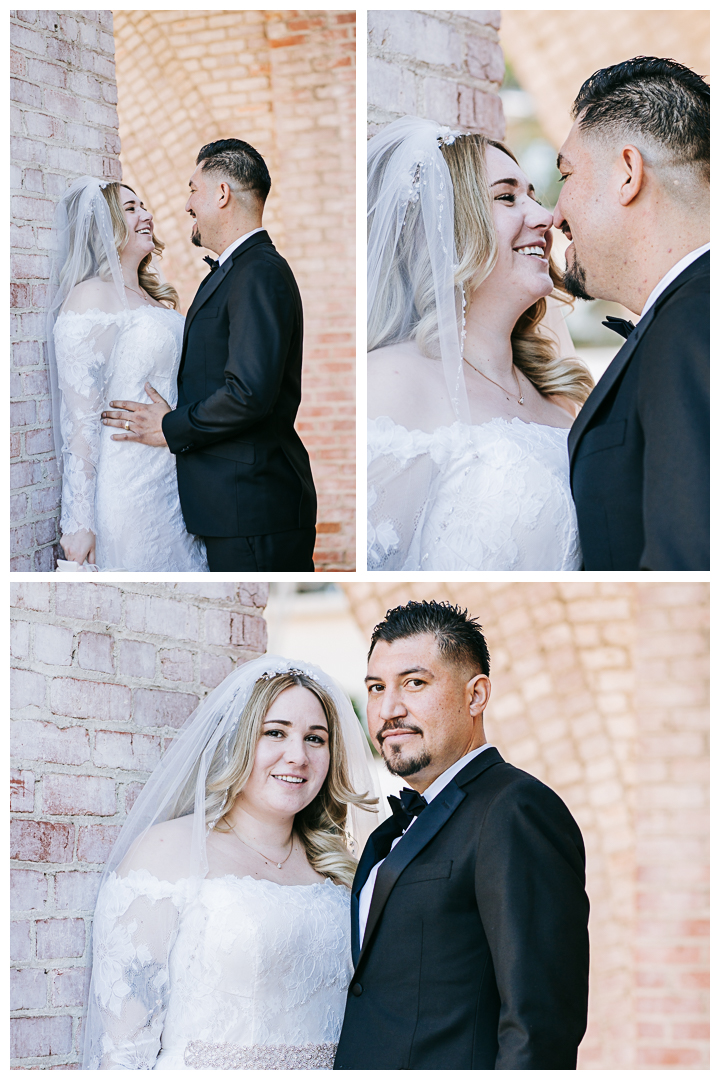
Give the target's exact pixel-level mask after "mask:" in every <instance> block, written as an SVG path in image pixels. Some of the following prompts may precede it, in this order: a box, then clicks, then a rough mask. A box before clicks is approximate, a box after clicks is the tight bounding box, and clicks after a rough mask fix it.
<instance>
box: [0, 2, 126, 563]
mask: <svg viewBox="0 0 720 1080" xmlns="http://www.w3.org/2000/svg"><path fill="white" fill-rule="evenodd" d="M10 15H11V23H10V40H11V46H12V48H11V60H10V63H11V72H12V80H11V107H10V127H11V135H12V137H11V148H10V152H11V159H12V164H11V177H10V190H11V225H10V230H11V235H10V242H11V252H12V261H11V308H12V313H11V341H12V369H11V380H12V384H11V406H10V408H11V419H10V424H11V436H10V457H11V488H12V495H11V502H10V506H11V521H12V527H11V568H12V569H13V570H52V569H54V560H53V544H54V543H55V542H56V540H57V539H58V532H57V519H58V513H59V511H58V507H59V504H60V488H59V481H58V477H57V470H56V467H55V454H54V451H53V440H52V431H51V427H50V397H49V387H48V382H47V372H46V369H45V363H44V359H43V347H42V342H43V341H44V340H45V316H44V306H45V293H46V284H47V280H48V276H49V273H50V261H49V258H48V247H49V235H50V226H51V224H52V219H53V212H54V204H55V202H56V200H57V198H58V196H59V195H61V194H62V192H63V191H64V190H65V189H66V187H67V186H68V181H69V180H70V179H73V178H74V177H77V176H83V175H84V174H86V173H88V174H91V175H93V176H98V177H108V178H111V179H119V177H120V162H119V159H118V154H119V152H120V141H119V139H118V132H117V128H118V119H117V112H116V108H115V102H116V100H117V99H116V92H115V66H114V60H113V58H114V44H113V36H112V12H110V11H13V12H11V13H10Z"/></svg>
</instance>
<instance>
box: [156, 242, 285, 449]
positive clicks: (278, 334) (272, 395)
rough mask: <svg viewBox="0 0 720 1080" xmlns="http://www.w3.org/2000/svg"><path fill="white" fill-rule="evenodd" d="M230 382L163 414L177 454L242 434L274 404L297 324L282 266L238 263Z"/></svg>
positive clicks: (231, 307)
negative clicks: (202, 397)
mask: <svg viewBox="0 0 720 1080" xmlns="http://www.w3.org/2000/svg"><path fill="white" fill-rule="evenodd" d="M231 274H232V276H231V279H230V291H229V296H228V300H227V305H228V321H229V328H228V351H227V360H226V363H225V371H224V376H225V382H224V385H223V386H222V387H220V389H218V390H216V391H215V392H214V393H212V394H210V395H209V397H206V398H204V399H202V400H201V401H196V402H193V403H192V404H190V405H183V406H180V407H179V408H177V409H174V410H173V411H172V412H169V413H167V414H166V415H165V417H164V418H163V433H164V435H165V438H166V440H167V444H168V446H169V447H170V450H171V451H172V452H173V453H174V454H178V453H184V452H186V451H192V450H200V449H202V448H203V447H204V446H209V445H211V444H212V443H216V442H221V441H223V440H225V439H232V438H236V437H239V436H242V435H243V434H244V433H245V432H246V431H247V430H248V429H249V428H252V427H253V426H254V425H255V424H257V423H258V422H259V421H261V420H264V419H265V418H266V417H267V416H268V415H269V414H270V413H271V412H272V410H273V408H274V406H275V402H276V401H277V397H278V394H279V392H280V386H281V383H282V379H283V373H284V369H285V363H286V360H287V357H288V352H289V349H290V344H291V341H292V338H293V334H294V333H295V332H296V330H297V326H298V322H299V313H298V312H297V302H296V300H295V297H294V296H293V294H292V291H291V289H290V286H289V284H288V282H287V281H286V280H285V278H284V276H283V274H282V271H281V270H279V268H278V267H276V266H274V265H272V264H269V263H265V262H259V261H257V260H254V261H245V260H243V261H242V262H241V263H240V265H238V266H236V267H233V270H232V272H231Z"/></svg>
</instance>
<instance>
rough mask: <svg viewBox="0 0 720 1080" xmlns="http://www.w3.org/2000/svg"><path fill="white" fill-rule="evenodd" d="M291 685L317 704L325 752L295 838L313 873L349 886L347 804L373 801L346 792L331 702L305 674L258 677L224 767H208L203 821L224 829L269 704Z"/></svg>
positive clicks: (252, 759) (343, 757) (250, 767)
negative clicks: (323, 768) (320, 778)
mask: <svg viewBox="0 0 720 1080" xmlns="http://www.w3.org/2000/svg"><path fill="white" fill-rule="evenodd" d="M292 686H304V687H305V689H306V690H309V691H310V692H311V693H313V694H314V695H315V697H316V698H317V699H318V701H319V702H320V705H321V706H322V709H323V712H324V713H325V718H326V720H327V723H328V735H329V750H330V766H329V768H328V773H327V776H326V777H325V780H324V782H323V785H322V787H321V788H320V791H319V792H318V794H317V795H316V796H315V798H314V799H313V801H312V802H311V803H310V804H309V805H308V806H306V807H305V808H304V809H303V810H301V811H300V812H299V813H298V814H296V816H295V826H294V828H295V834H296V835H297V836H298V837H299V839H300V841H301V842H302V844H303V846H304V848H305V852H306V854H307V857H308V861H309V863H310V865H311V866H312V867H313V869H314V870H317V872H318V873H319V874H323V875H324V876H325V877H329V878H331V879H332V880H333V881H335V882H338V883H340V884H342V885H347V886H348V887H349V886H350V885H352V881H353V876H354V874H355V867H356V864H357V861H356V859H354V858H353V856H352V855H351V854H350V851H349V849H348V846H347V841H346V831H345V830H346V825H347V808H348V804H349V803H352V804H354V805H355V806H359V807H362V808H364V809H367V810H372V809H373V808H374V807H373V804H374V803H376V802H377V800H376V799H374V798H370V797H369V796H368V792H365V793H364V794H362V795H360V794H358V793H357V792H355V791H353V789H352V788H351V786H350V781H349V778H348V768H347V758H346V754H345V743H344V741H343V737H342V731H341V728H340V718H339V717H338V714H337V710H336V708H335V704H334V702H333V699H332V697H331V695H330V694H329V693H328V692H327V691H326V690H325V689H324V688H323V687H322V686H320V684H319V683H317V682H315V680H314V679H311V678H310V676H309V675H305V674H303V673H301V672H287V673H283V674H279V675H273V676H271V677H270V678H266V679H258V681H257V682H256V683H255V686H254V687H253V690H252V692H251V694H250V697H249V698H248V701H247V704H246V705H245V708H244V709H243V711H242V713H241V714H240V718H239V720H238V723H237V728H236V730H235V734H234V737H233V740H232V743H231V745H230V747H229V753H228V755H227V763H220V766H219V768H217V769H213V768H212V767H211V770H210V773H209V774H208V781H207V785H206V801H205V819H206V821H208V822H213V821H216V822H217V824H216V825H215V826H214V827H215V828H216V829H218V830H219V831H221V832H223V831H228V830H229V826H228V825H227V823H226V822H224V820H223V818H222V815H223V814H224V813H225V812H226V811H229V810H230V809H231V807H232V805H233V803H234V802H235V799H236V798H237V796H238V794H239V793H240V792H241V791H242V790H243V788H244V787H245V784H246V783H247V781H248V778H249V776H250V773H251V772H252V770H253V766H254V764H255V751H256V749H257V744H258V742H259V741H260V737H261V735H262V732H263V721H264V720H265V717H266V716H267V714H268V710H269V709H270V706H271V705H272V704H273V702H275V701H277V699H278V698H279V696H280V694H282V693H283V691H284V690H288V689H289V688H290V687H292Z"/></svg>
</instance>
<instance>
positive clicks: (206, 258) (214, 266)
mask: <svg viewBox="0 0 720 1080" xmlns="http://www.w3.org/2000/svg"><path fill="white" fill-rule="evenodd" d="M203 262H206V263H207V264H208V266H209V267H210V273H211V274H213V273H214V272H215V271H216V270H217V268H218V266H219V265H220V263H219V262H218V260H217V259H213V258H212V256H211V255H203Z"/></svg>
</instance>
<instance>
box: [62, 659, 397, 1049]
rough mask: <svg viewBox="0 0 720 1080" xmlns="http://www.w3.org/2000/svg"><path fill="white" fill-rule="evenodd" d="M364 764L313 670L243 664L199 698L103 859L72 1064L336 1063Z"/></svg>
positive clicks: (340, 708) (366, 759) (332, 691)
mask: <svg viewBox="0 0 720 1080" xmlns="http://www.w3.org/2000/svg"><path fill="white" fill-rule="evenodd" d="M369 763H370V765H369ZM370 767H371V757H370V751H369V748H368V745H367V742H366V741H365V737H364V735H363V733H362V729H361V727H360V724H359V722H358V721H357V719H356V717H355V714H354V712H353V709H352V706H351V704H350V701H349V700H348V698H347V697H345V695H344V694H343V693H342V691H340V690H339V688H338V687H337V685H336V684H335V683H334V682H333V680H332V679H329V678H328V677H327V675H325V674H324V672H322V671H321V670H320V669H319V668H315V667H313V666H311V665H310V664H305V663H298V662H296V661H290V660H284V659H282V658H281V657H277V656H264V657H261V658H260V659H258V660H252V661H250V662H249V663H247V664H244V665H243V666H242V667H240V668H238V669H237V670H236V671H235V672H233V673H232V674H231V675H229V676H228V677H227V679H225V681H224V682H223V683H222V684H221V685H220V686H219V687H217V689H216V690H214V691H213V692H212V693H211V694H210V695H209V696H208V697H207V698H206V699H205V700H204V701H203V702H202V704H201V705H200V706H199V708H198V709H197V710H196V711H195V713H194V714H193V716H192V717H191V718H190V719H189V720H188V721H187V723H186V725H185V727H184V728H183V730H182V731H181V733H180V734H179V736H178V737H177V738H176V739H175V741H174V742H173V743H172V744H171V746H170V749H169V750H168V751H167V753H166V754H165V757H164V758H163V759H162V761H161V762H160V764H159V765H158V766H157V768H156V769H155V771H154V772H153V774H152V776H151V777H150V779H149V780H148V782H147V784H146V785H145V787H144V789H143V791H142V793H141V794H140V796H139V797H138V799H137V801H136V802H135V804H134V806H133V808H132V810H131V811H130V814H129V815H128V818H127V821H126V823H125V825H124V826H123V829H122V831H121V833H120V836H119V838H118V840H117V842H116V844H115V847H114V848H113V850H112V853H111V855H110V859H109V861H108V865H107V867H106V871H105V876H104V878H103V881H102V883H101V886H100V892H99V895H98V900H97V907H96V910H95V919H94V929H93V969H92V977H91V982H90V991H89V1002H88V1014H87V1022H86V1034H85V1052H84V1057H83V1068H84V1069H331V1068H332V1066H333V1059H334V1055H335V1049H336V1045H337V1041H338V1037H339V1034H340V1027H341V1025H342V1019H343V1012H344V1008H345V996H346V992H347V988H348V985H349V982H350V978H351V974H352V963H351V953H350V891H349V886H350V885H351V883H352V879H353V873H354V868H355V858H354V857H353V855H352V854H351V852H350V849H349V845H354V848H355V851H357V852H359V851H360V850H361V848H362V845H363V844H364V842H365V840H366V839H367V836H368V835H369V833H370V832H371V831H372V829H373V828H374V826H375V822H374V821H373V818H374V815H375V813H376V811H375V810H374V809H373V805H372V804H374V803H377V799H376V798H375V797H371V794H370V793H371V790H372V781H371V773H370ZM361 793H362V794H361Z"/></svg>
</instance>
